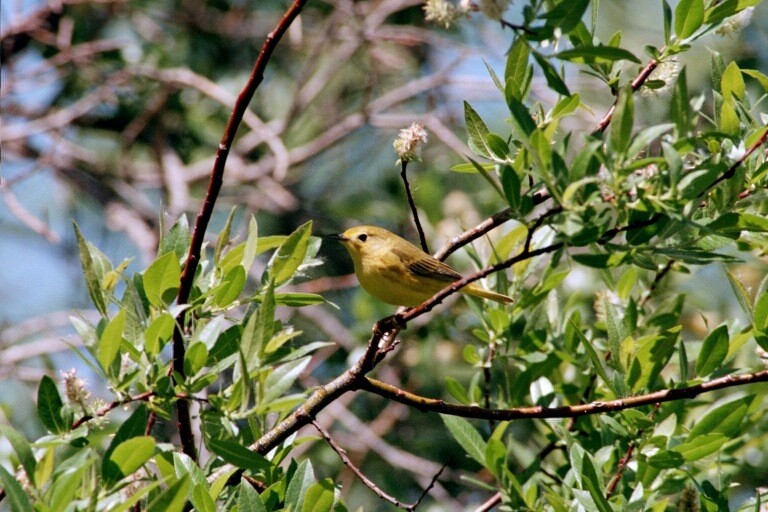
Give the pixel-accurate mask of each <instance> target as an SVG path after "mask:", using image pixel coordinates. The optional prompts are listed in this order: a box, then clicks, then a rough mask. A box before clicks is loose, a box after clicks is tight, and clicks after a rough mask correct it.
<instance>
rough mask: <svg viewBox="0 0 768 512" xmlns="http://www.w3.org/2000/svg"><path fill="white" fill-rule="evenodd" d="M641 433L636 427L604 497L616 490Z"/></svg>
mask: <svg viewBox="0 0 768 512" xmlns="http://www.w3.org/2000/svg"><path fill="white" fill-rule="evenodd" d="M660 405H661V404H660V403H658V402H657V403H656V407H654V409H653V411H651V414H649V418H650V419H653V416H654V413H655V412H656V411H657V410H658V409H659V406H660ZM642 435H643V429H642V428H641V429H638V430H637V433H636V434H635V436H634V440H632V441H631V442H630V443H629V446H628V447H627V452H626V453H625V454H624V456H623V457H622V458H621V460H620V461H619V463H618V465H617V467H616V473H615V474H614V475H613V476H612V477H611V480H610V481H609V482H608V485H606V486H605V499H608V498H610V497H611V496H612V495H613V493H614V492H615V491H616V486H617V485H618V484H619V482H620V481H621V477H622V475H623V474H624V468H626V467H627V464H629V461H630V460H631V459H632V454H633V453H634V451H635V448H637V441H636V440H637V439H640V436H642Z"/></svg>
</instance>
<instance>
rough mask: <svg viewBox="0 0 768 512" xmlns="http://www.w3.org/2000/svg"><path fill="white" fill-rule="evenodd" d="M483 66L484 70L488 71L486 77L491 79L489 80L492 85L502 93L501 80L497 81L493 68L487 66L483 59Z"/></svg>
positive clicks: (497, 77)
mask: <svg viewBox="0 0 768 512" xmlns="http://www.w3.org/2000/svg"><path fill="white" fill-rule="evenodd" d="M483 64H485V69H486V70H488V75H489V76H490V77H491V80H492V81H493V85H495V86H496V88H497V89H498V90H499V91H501V92H504V86H503V85H502V84H501V80H499V76H498V75H497V74H496V72H495V71H494V70H493V68H492V67H491V66H490V65H489V64H488V62H486V60H485V59H483Z"/></svg>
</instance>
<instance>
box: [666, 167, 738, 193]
mask: <svg viewBox="0 0 768 512" xmlns="http://www.w3.org/2000/svg"><path fill="white" fill-rule="evenodd" d="M725 171H726V169H725V168H724V166H723V165H712V166H711V167H708V168H704V169H699V170H697V171H691V172H689V173H687V174H686V175H685V176H683V177H682V178H681V179H680V181H679V182H678V184H677V189H678V190H679V191H680V195H681V196H682V197H683V199H695V198H697V197H699V196H700V195H701V194H703V193H704V191H706V190H707V189H708V188H709V187H710V186H711V185H712V183H713V182H714V181H715V179H717V178H718V176H720V174H721V173H723V172H725Z"/></svg>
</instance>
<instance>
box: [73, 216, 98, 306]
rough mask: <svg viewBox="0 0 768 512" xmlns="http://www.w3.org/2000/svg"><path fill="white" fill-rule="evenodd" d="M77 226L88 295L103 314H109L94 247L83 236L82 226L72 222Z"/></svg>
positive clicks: (76, 234) (81, 262)
mask: <svg viewBox="0 0 768 512" xmlns="http://www.w3.org/2000/svg"><path fill="white" fill-rule="evenodd" d="M72 225H73V226H74V228H75V237H76V238H77V248H78V251H79V252H80V264H81V265H82V267H83V277H85V287H86V288H87V289H88V295H89V296H90V297H91V302H93V305H94V306H96V309H98V310H99V313H101V316H104V317H106V316H107V301H106V298H105V297H104V290H102V289H101V279H102V276H100V275H99V273H98V272H97V271H96V267H95V265H94V261H93V256H92V254H91V250H92V249H93V248H92V247H91V246H90V244H89V243H88V242H86V241H85V238H83V234H82V233H81V232H80V228H78V227H77V224H75V223H72Z"/></svg>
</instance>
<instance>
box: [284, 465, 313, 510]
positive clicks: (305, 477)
mask: <svg viewBox="0 0 768 512" xmlns="http://www.w3.org/2000/svg"><path fill="white" fill-rule="evenodd" d="M313 483H315V472H314V470H313V469H312V464H311V463H310V462H309V460H304V461H302V462H301V464H299V467H298V468H296V472H295V473H294V474H293V477H291V481H290V482H289V483H288V488H287V489H286V490H285V506H286V507H290V510H302V507H303V506H304V500H305V498H306V495H307V491H308V490H309V488H310V486H311V485H312V484H313Z"/></svg>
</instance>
